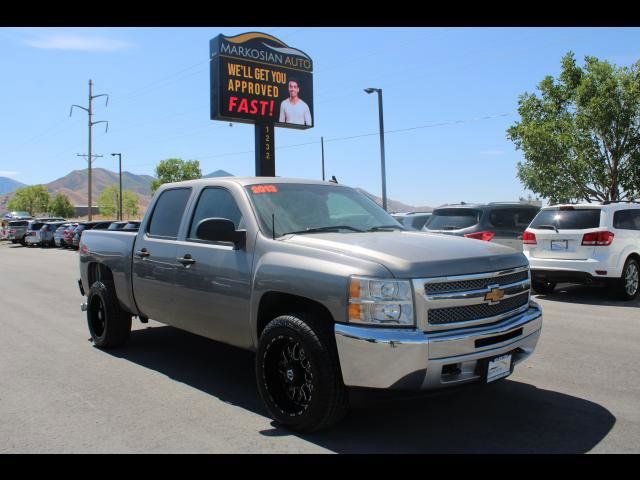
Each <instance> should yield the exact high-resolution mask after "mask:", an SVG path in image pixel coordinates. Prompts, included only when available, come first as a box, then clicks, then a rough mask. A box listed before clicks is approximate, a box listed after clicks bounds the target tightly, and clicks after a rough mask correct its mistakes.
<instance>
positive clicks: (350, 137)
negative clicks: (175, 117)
mask: <svg viewBox="0 0 640 480" xmlns="http://www.w3.org/2000/svg"><path fill="white" fill-rule="evenodd" d="M509 115H511V114H510V113H499V114H496V115H483V116H479V117H473V118H468V119H461V120H451V121H446V122H438V123H431V124H429V125H418V126H415V127H408V128H399V129H395V130H385V131H384V133H385V135H387V134H392V133H401V132H409V131H411V130H420V129H423V128H434V127H442V126H446V125H456V124H463V123H469V122H473V121H479V120H490V119H493V118H499V117H507V116H509ZM378 135H380V132H379V131H378V132H374V133H363V134H360V135H350V136H347V137H334V138H325V139H324V141H325V143H327V142H339V141H344V140H353V139H356V138H364V137H372V136H378ZM319 143H320V141H319V140H314V141H311V142H305V143H297V144H294V145H283V146H280V147H276V150H283V149H286V148H296V147H303V146H306V145H317V144H319ZM253 152H254V151H253V150H245V151H242V152H229V153H221V154H216V155H208V156H193V155H192V157H193V158H200V159H210V158H218V157H226V156H233V155H243V154H247V153H253Z"/></svg>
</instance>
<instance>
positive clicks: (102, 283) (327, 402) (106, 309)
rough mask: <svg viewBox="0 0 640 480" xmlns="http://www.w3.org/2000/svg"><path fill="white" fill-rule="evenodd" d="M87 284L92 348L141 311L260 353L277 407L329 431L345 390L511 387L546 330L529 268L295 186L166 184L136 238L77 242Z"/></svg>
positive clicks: (490, 249) (300, 422)
mask: <svg viewBox="0 0 640 480" xmlns="http://www.w3.org/2000/svg"><path fill="white" fill-rule="evenodd" d="M79 258H80V277H81V278H80V279H79V280H78V283H79V287H80V291H81V293H82V295H85V293H86V296H87V298H86V301H85V302H84V303H83V304H82V309H83V310H84V311H86V313H87V321H88V326H89V331H90V333H91V337H92V340H93V342H94V345H95V346H97V347H100V348H110V347H118V346H120V345H122V344H124V343H125V342H126V340H127V339H128V337H129V334H130V330H131V319H132V316H137V317H138V318H139V319H140V320H141V321H142V322H147V321H148V319H149V318H152V319H154V320H156V321H158V322H162V323H165V324H168V325H172V326H174V327H177V328H180V329H184V330H186V331H189V332H192V333H195V334H198V335H202V336H204V337H208V338H211V339H214V340H217V341H220V342H225V343H228V344H231V345H235V346H237V347H240V348H244V349H249V350H252V351H255V352H256V356H255V365H256V379H257V384H258V390H259V392H260V395H261V397H262V399H263V400H264V402H265V404H266V406H267V409H268V411H269V412H270V414H271V415H272V416H273V417H274V418H275V419H276V421H278V422H280V423H281V424H283V425H285V426H287V427H289V428H291V429H293V430H296V431H313V430H318V429H321V428H326V427H328V426H330V425H332V424H334V423H336V422H337V421H338V420H340V419H341V418H342V417H343V416H344V414H345V413H346V412H347V409H348V397H349V395H348V389H347V387H366V388H378V389H400V390H431V389H440V388H444V387H450V386H458V385H462V384H467V383H469V384H470V383H479V382H483V383H487V382H492V381H494V380H498V379H500V378H504V377H506V376H507V375H509V374H510V373H511V372H512V371H513V367H514V365H515V364H517V363H519V362H521V361H522V360H524V359H525V358H527V357H528V356H529V355H530V354H531V353H532V352H533V350H534V348H535V346H536V343H537V341H538V338H539V336H540V331H541V328H542V312H541V309H540V307H539V306H538V305H537V304H536V303H534V302H533V301H532V300H531V298H530V273H529V266H528V263H527V259H526V258H525V256H524V255H523V254H522V253H521V252H516V251H515V250H512V249H510V248H508V247H504V246H501V245H495V244H491V243H489V242H483V241H480V240H473V239H467V238H461V237H453V236H448V235H439V234H430V233H425V232H415V231H407V230H405V228H404V227H402V226H401V225H400V224H399V223H398V222H396V221H395V220H394V219H393V218H392V217H391V216H390V215H389V214H388V213H387V212H385V211H384V210H383V209H381V208H380V207H379V206H378V205H376V204H375V203H374V202H372V201H371V200H370V199H368V198H366V197H365V196H364V195H362V194H360V193H359V192H357V191H356V190H355V189H352V188H349V187H346V186H342V185H337V184H334V183H328V182H319V181H312V180H297V179H286V178H278V177H275V178H266V177H265V178H257V177H250V178H238V177H223V178H211V179H201V180H192V181H188V182H178V183H171V184H165V185H163V186H162V187H160V188H159V189H158V191H157V192H156V194H155V196H154V198H153V200H152V202H151V204H150V205H149V208H148V210H147V213H146V215H145V218H144V219H143V220H142V223H141V225H140V229H139V230H138V232H123V231H105V230H103V231H95V230H89V231H86V232H84V235H83V236H82V239H81V243H80V255H79Z"/></svg>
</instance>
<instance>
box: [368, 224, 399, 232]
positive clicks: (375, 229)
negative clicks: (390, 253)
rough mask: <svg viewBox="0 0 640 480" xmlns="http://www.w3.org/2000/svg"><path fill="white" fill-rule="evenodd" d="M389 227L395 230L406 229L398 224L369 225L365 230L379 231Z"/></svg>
mask: <svg viewBox="0 0 640 480" xmlns="http://www.w3.org/2000/svg"><path fill="white" fill-rule="evenodd" d="M389 228H391V229H393V228H395V229H397V230H403V231H404V230H406V228H404V227H400V226H398V225H380V226H377V227H371V228H370V229H368V230H367V232H379V231H384V230H387V229H389Z"/></svg>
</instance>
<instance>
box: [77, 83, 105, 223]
mask: <svg viewBox="0 0 640 480" xmlns="http://www.w3.org/2000/svg"><path fill="white" fill-rule="evenodd" d="M92 91H93V82H92V81H91V79H89V108H85V107H82V106H80V105H71V111H70V112H69V116H71V115H72V114H73V107H78V108H81V109H82V110H84V111H85V112H87V113H88V114H89V156H88V162H89V180H88V181H89V188H88V194H89V202H88V205H89V220H91V210H92V205H91V163H92V156H91V127H93V126H94V125H95V124H96V123H106V124H107V126H106V128H105V133H107V131H109V122H108V121H106V120H100V121H98V122H92V121H91V117H92V116H93V108H92V102H93V99H94V98H98V97H107V101H106V102H105V104H104V106H105V107H106V106H107V105H108V104H109V95H108V94H106V93H101V94H100V95H93V93H92Z"/></svg>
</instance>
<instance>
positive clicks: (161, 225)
mask: <svg viewBox="0 0 640 480" xmlns="http://www.w3.org/2000/svg"><path fill="white" fill-rule="evenodd" d="M190 195H191V189H190V188H174V189H172V190H165V191H164V192H162V194H160V198H158V201H157V202H156V205H155V207H154V209H153V214H152V215H151V220H150V222H149V226H148V227H147V233H148V234H149V235H153V236H154V237H166V238H177V237H178V229H179V228H180V220H182V214H183V213H184V209H185V206H186V205H187V201H188V200H189V196H190Z"/></svg>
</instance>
